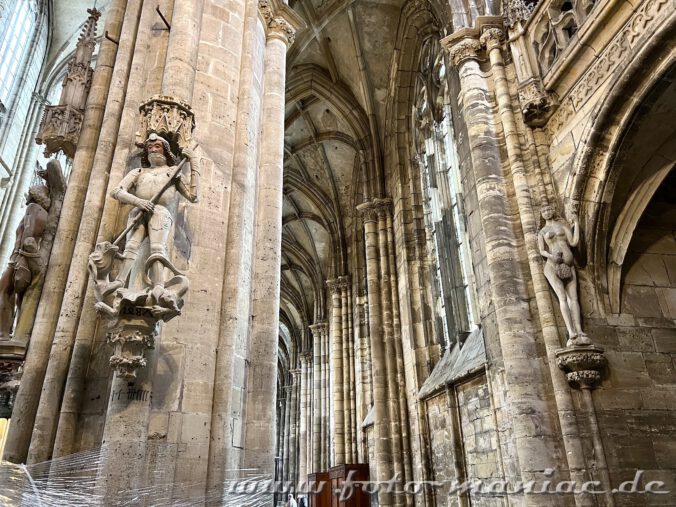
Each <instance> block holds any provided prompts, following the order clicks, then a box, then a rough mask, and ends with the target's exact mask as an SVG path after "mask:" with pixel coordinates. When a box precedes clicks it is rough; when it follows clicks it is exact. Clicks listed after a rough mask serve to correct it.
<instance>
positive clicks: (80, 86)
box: [35, 9, 101, 158]
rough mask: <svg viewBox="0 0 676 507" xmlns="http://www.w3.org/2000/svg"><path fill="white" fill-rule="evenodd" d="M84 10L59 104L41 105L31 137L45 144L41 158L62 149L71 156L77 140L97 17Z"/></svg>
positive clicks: (95, 14) (89, 10) (94, 10)
mask: <svg viewBox="0 0 676 507" xmlns="http://www.w3.org/2000/svg"><path fill="white" fill-rule="evenodd" d="M87 12H88V13H89V17H88V18H87V21H86V22H85V25H84V28H83V29H82V33H81V34H80V37H79V39H78V41H77V45H76V46H75V54H74V55H73V58H71V60H70V61H69V62H68V71H67V72H66V76H65V77H64V79H63V88H62V89H61V98H60V99H59V104H58V105H55V106H46V107H45V113H44V115H43V116H42V121H41V122H40V128H39V129H38V134H37V136H36V137H35V142H36V143H37V144H44V145H45V152H44V153H45V157H50V156H51V155H53V154H55V153H58V152H59V151H63V152H64V153H65V155H66V156H67V157H69V158H73V157H74V156H75V149H76V148H77V143H78V141H79V139H80V130H81V129H82V121H83V119H84V109H85V105H86V104H87V97H88V95H89V89H90V88H91V85H92V75H93V74H94V69H92V67H91V65H90V62H91V59H92V55H93V54H94V47H95V40H96V22H97V21H98V19H99V17H100V16H101V13H100V12H99V11H97V10H96V9H87Z"/></svg>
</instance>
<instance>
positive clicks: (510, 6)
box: [505, 0, 538, 28]
mask: <svg viewBox="0 0 676 507" xmlns="http://www.w3.org/2000/svg"><path fill="white" fill-rule="evenodd" d="M537 4H538V2H537V0H530V1H529V0H509V2H508V3H507V6H506V7H505V21H506V24H507V26H508V27H509V28H514V27H515V26H516V25H517V24H518V23H523V24H525V23H526V21H528V18H530V15H531V14H532V13H533V9H535V6H536V5H537Z"/></svg>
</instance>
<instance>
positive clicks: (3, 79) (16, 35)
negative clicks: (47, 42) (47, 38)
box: [0, 0, 37, 105]
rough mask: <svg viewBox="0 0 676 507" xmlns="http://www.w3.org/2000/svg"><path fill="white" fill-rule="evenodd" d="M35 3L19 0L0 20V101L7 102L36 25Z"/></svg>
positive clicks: (30, 0)
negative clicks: (0, 20)
mask: <svg viewBox="0 0 676 507" xmlns="http://www.w3.org/2000/svg"><path fill="white" fill-rule="evenodd" d="M36 19H37V5H36V3H35V1H33V0H19V1H18V2H15V3H14V4H13V5H11V6H10V7H9V10H8V12H7V15H6V16H4V20H3V21H2V22H0V34H2V35H1V37H2V41H1V42H0V101H2V103H3V104H5V105H6V104H8V103H9V100H10V97H11V93H12V89H13V88H14V85H15V83H16V82H17V77H18V76H19V75H20V72H21V66H22V63H23V62H24V60H25V59H26V56H27V53H28V48H29V46H30V44H31V39H32V34H33V31H34V28H35V26H36Z"/></svg>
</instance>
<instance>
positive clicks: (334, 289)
mask: <svg viewBox="0 0 676 507" xmlns="http://www.w3.org/2000/svg"><path fill="white" fill-rule="evenodd" d="M326 287H327V288H328V289H329V294H331V295H334V294H338V295H340V292H341V290H342V287H343V282H342V281H341V280H340V278H333V279H332V280H326Z"/></svg>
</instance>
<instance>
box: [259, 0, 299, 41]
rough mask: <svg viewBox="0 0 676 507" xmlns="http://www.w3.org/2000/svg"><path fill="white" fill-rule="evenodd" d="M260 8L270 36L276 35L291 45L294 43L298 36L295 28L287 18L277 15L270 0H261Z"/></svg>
mask: <svg viewBox="0 0 676 507" xmlns="http://www.w3.org/2000/svg"><path fill="white" fill-rule="evenodd" d="M258 10H259V12H260V13H261V15H262V16H263V19H264V21H265V25H266V27H267V34H268V36H270V37H276V38H278V39H280V40H282V41H283V42H285V43H286V44H287V45H289V46H290V45H291V44H293V42H294V40H295V38H296V30H295V28H294V27H293V26H291V24H290V23H289V22H288V21H287V20H286V19H284V18H283V17H281V16H277V15H276V13H275V8H274V6H273V3H272V2H271V1H270V0H259V1H258Z"/></svg>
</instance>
